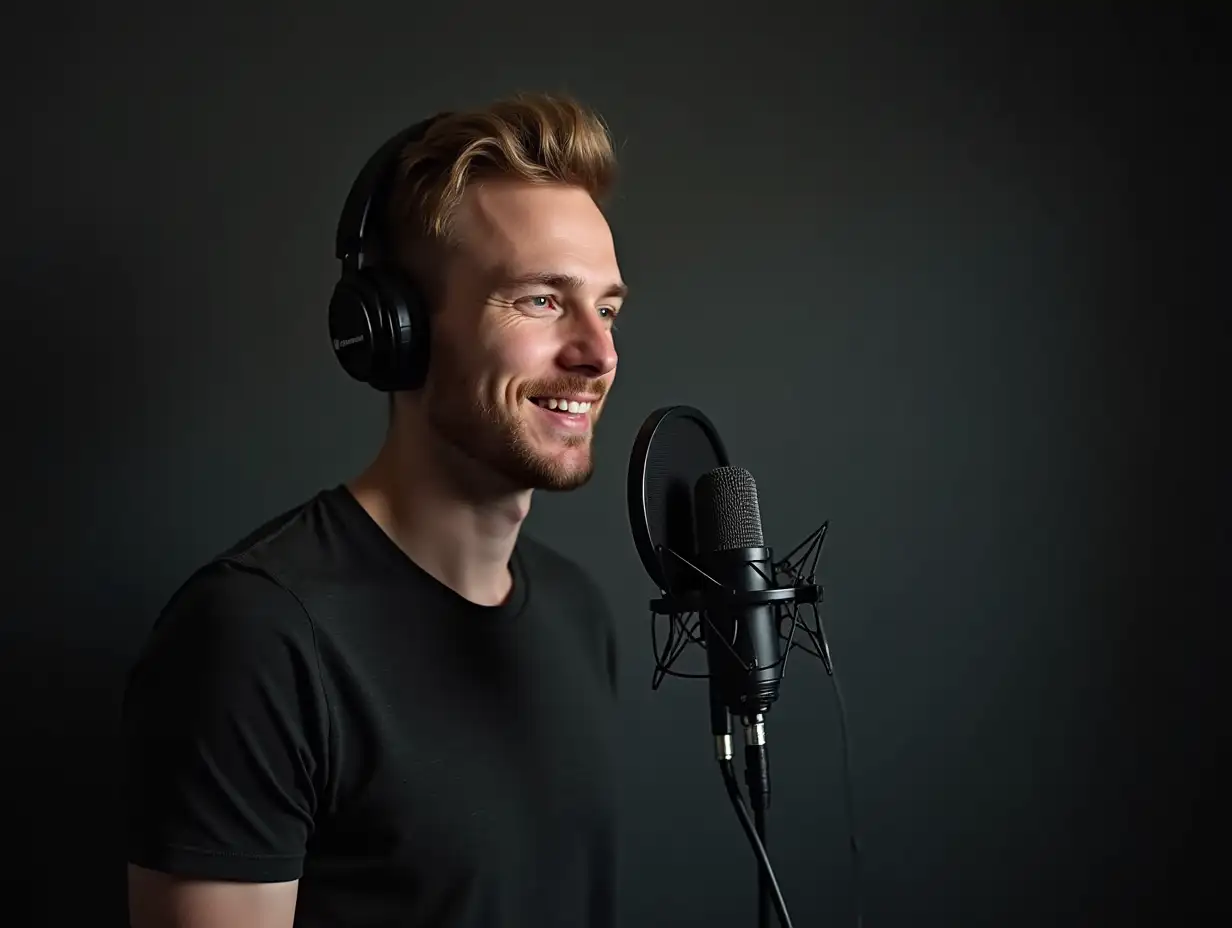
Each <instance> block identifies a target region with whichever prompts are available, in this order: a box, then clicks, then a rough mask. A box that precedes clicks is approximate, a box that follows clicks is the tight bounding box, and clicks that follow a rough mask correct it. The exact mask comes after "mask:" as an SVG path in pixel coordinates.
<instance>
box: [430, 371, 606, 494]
mask: <svg viewBox="0 0 1232 928" xmlns="http://www.w3.org/2000/svg"><path fill="white" fill-rule="evenodd" d="M458 386H459V387H461V386H462V385H461V384H459V385H458ZM533 386H534V385H527V387H528V389H527V391H526V392H525V393H524V394H523V395H522V396H521V397H520V402H528V401H529V400H528V399H527V397H529V396H534V395H552V394H553V393H557V394H559V393H570V392H582V391H583V390H584V389H585V388H584V387H575V388H573V389H560V388H557V389H555V390H551V389H549V390H546V391H537V392H530V389H529V388H531V387H533ZM444 395H446V396H450V395H456V396H462V395H465V393H464V391H463V390H460V389H457V390H454V389H447V390H446V391H445V393H444ZM428 421H429V423H430V424H431V425H432V427H433V429H434V430H435V431H436V432H437V433H438V434H440V435H441V436H442V437H444V438H445V439H446V440H447V441H448V442H449V443H450V444H451V445H453V446H454V447H456V448H457V449H459V450H460V451H462V452H463V453H464V454H466V455H467V456H468V457H470V458H472V459H473V460H476V461H479V462H480V463H482V464H485V465H487V466H488V467H490V468H492V469H493V470H494V471H496V472H497V473H498V474H500V476H501V477H502V478H504V479H505V480H507V481H508V482H509V483H510V484H511V485H513V486H515V487H518V488H520V489H527V490H547V491H549V492H568V491H570V490H576V489H579V488H580V487H583V486H585V485H586V484H587V483H588V482H590V479H591V477H592V476H593V475H594V469H595V467H594V455H593V453H591V451H590V449H587V451H586V460H585V462H584V463H583V464H581V465H580V466H574V467H565V466H562V464H561V463H560V462H559V461H558V460H556V459H554V458H552V457H550V456H548V455H545V454H542V453H540V452H538V451H536V449H535V447H534V446H533V445H532V443H531V441H530V438H529V436H528V434H527V426H526V422H525V420H524V419H522V418H521V417H511V416H510V415H509V414H508V413H507V412H506V411H505V410H503V409H501V408H498V407H495V406H491V405H489V404H486V403H481V402H475V401H471V402H469V403H467V404H465V405H459V406H453V405H452V404H448V403H442V402H440V399H439V396H438V397H437V398H434V399H433V401H432V402H430V403H429V404H428ZM591 440H592V436H590V435H574V436H570V437H568V438H566V439H565V440H564V443H563V444H564V446H565V448H568V449H576V448H584V447H586V446H587V445H588V444H590V442H591Z"/></svg>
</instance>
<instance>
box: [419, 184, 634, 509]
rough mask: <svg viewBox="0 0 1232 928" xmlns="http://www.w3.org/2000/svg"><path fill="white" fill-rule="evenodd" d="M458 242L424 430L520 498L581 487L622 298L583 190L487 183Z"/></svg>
mask: <svg viewBox="0 0 1232 928" xmlns="http://www.w3.org/2000/svg"><path fill="white" fill-rule="evenodd" d="M455 240H456V245H455V247H454V248H453V249H451V252H450V257H449V260H448V262H447V266H446V267H445V268H444V287H443V299H442V301H441V305H440V306H438V307H436V308H435V309H434V312H433V314H432V318H431V331H432V344H431V358H430V360H429V365H428V369H429V372H428V378H427V381H426V382H425V384H424V402H425V405H426V409H427V414H428V419H429V422H430V423H431V424H432V426H433V427H434V428H435V430H436V431H437V432H438V433H439V434H440V435H442V436H443V437H444V438H445V439H446V440H448V441H449V442H450V443H451V444H453V445H454V446H455V447H456V448H458V449H459V450H461V451H462V452H464V453H465V454H467V455H468V456H469V457H471V458H472V459H474V460H476V461H477V462H479V463H481V464H483V465H485V466H487V467H489V468H491V469H492V470H493V471H495V472H497V473H498V474H499V475H500V476H502V477H503V478H504V479H505V480H507V481H509V482H510V483H511V484H513V485H514V486H515V487H517V488H519V489H550V490H569V489H573V488H576V487H579V486H581V485H582V484H584V483H585V482H586V481H587V480H588V479H589V478H590V475H591V473H592V471H593V462H592V459H591V438H592V435H593V432H594V425H595V422H596V421H597V420H598V418H599V415H600V413H601V412H602V409H603V401H604V398H605V397H606V395H607V392H608V390H609V389H610V388H611V386H612V381H613V379H614V378H615V375H616V348H615V345H614V343H613V341H612V323H613V320H614V319H615V316H616V314H617V313H618V312H619V311H620V308H621V303H622V297H623V295H624V285H623V284H622V283H621V278H620V268H619V266H618V264H617V261H616V250H615V246H614V244H613V241H612V234H611V230H610V229H609V227H608V224H607V221H606V220H605V219H604V217H603V215H602V213H601V211H600V210H599V208H598V206H596V205H595V203H594V202H593V200H592V199H591V198H590V196H589V194H587V193H586V191H584V190H582V189H580V188H576V187H566V186H563V185H536V184H528V183H524V182H516V181H496V182H485V183H483V184H478V185H475V186H472V187H471V188H469V189H468V190H467V193H466V195H465V197H464V198H463V201H462V204H461V207H460V210H459V214H458V216H457V226H456V235H455Z"/></svg>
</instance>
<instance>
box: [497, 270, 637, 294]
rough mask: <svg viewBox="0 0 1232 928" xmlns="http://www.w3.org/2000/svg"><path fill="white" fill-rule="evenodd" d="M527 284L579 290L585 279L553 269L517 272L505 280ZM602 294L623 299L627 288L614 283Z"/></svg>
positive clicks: (510, 284) (507, 284)
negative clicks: (556, 271)
mask: <svg viewBox="0 0 1232 928" xmlns="http://www.w3.org/2000/svg"><path fill="white" fill-rule="evenodd" d="M527 284H538V285H540V286H543V287H552V288H553V289H556V290H581V289H583V288H584V287H585V286H586V281H585V280H584V279H583V278H581V277H578V276H577V275H576V274H557V273H555V272H553V271H536V272H534V273H531V274H518V275H516V276H514V277H509V278H506V280H505V286H507V287H519V286H526V285H527ZM603 295H604V296H605V297H606V296H614V297H620V298H621V299H624V298H625V297H626V296H628V295H629V288H628V287H627V286H626V285H625V284H624V283H614V284H612V285H611V286H610V287H608V288H607V290H605V291H604V293H603Z"/></svg>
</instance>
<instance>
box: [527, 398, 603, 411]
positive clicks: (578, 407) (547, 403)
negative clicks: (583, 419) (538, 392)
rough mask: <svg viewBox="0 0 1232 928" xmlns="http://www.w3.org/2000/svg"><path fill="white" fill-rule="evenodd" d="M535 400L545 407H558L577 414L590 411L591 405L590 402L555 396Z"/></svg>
mask: <svg viewBox="0 0 1232 928" xmlns="http://www.w3.org/2000/svg"><path fill="white" fill-rule="evenodd" d="M535 402H536V403H538V404H539V405H540V406H543V407H544V408H545V409H557V410H560V411H561V412H568V413H573V414H575V415H576V414H577V413H583V412H590V405H591V404H590V403H579V402H577V401H576V400H563V399H556V398H555V397H553V398H551V399H540V400H535Z"/></svg>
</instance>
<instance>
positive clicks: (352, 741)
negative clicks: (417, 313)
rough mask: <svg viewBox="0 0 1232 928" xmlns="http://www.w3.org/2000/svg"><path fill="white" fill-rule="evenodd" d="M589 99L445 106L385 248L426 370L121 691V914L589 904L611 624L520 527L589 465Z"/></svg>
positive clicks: (595, 370)
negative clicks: (424, 324)
mask: <svg viewBox="0 0 1232 928" xmlns="http://www.w3.org/2000/svg"><path fill="white" fill-rule="evenodd" d="M613 171H614V157H613V153H612V147H611V143H610V139H609V137H608V135H607V133H606V131H605V130H604V128H603V125H602V123H601V122H600V121H599V119H598V118H597V117H596V116H595V115H594V114H593V113H591V112H589V111H587V110H585V109H584V108H582V107H581V106H580V105H578V104H577V103H576V102H573V101H571V100H569V99H565V98H558V97H551V96H546V95H539V96H525V97H519V98H516V99H512V100H506V101H501V102H498V103H495V104H493V105H491V106H488V107H485V108H483V109H480V110H477V111H472V112H462V113H453V114H447V115H444V116H442V117H440V118H439V119H438V120H437V121H436V122H434V123H433V124H432V125H431V127H430V128H429V129H428V131H427V134H426V135H425V136H424V137H423V138H422V140H420V141H418V142H412V143H410V144H409V145H408V146H407V147H406V149H405V151H404V152H403V154H402V158H401V170H400V172H399V175H398V177H399V179H398V182H397V188H396V190H395V191H394V193H393V195H392V196H391V198H390V199H391V203H392V205H391V207H390V211H389V216H390V222H389V236H390V240H391V242H392V243H393V244H392V246H391V248H390V251H391V252H392V253H394V254H396V255H397V260H398V262H399V263H400V264H401V266H402V267H404V268H405V269H406V270H407V271H408V272H409V273H411V275H412V276H413V279H414V280H415V282H416V285H417V286H418V287H419V288H420V290H421V291H422V293H424V294H425V295H426V297H427V303H428V305H429V313H428V318H429V321H430V325H429V331H430V333H431V337H430V343H429V344H430V350H429V354H428V363H427V367H426V373H425V375H424V378H423V381H422V385H421V386H419V387H418V388H416V389H413V390H403V391H399V392H396V393H394V394H393V401H392V404H391V414H390V423H389V428H388V432H387V434H386V437H385V441H384V443H383V445H382V447H381V448H380V449H379V452H378V453H377V454H376V456H375V459H374V460H373V461H372V463H371V465H370V466H369V467H367V469H366V470H364V471H363V473H361V474H360V475H358V476H357V477H355V478H354V479H352V480H350V481H349V482H347V483H345V484H340V485H338V486H336V487H333V488H331V489H327V490H324V491H322V492H321V493H319V494H318V495H316V496H315V497H314V498H312V499H311V500H309V501H307V502H306V503H305V504H303V505H302V506H299V507H297V508H296V509H294V510H293V511H291V512H289V513H286V514H284V515H282V516H280V517H278V518H277V519H275V520H274V521H273V522H271V523H270V524H268V525H266V526H264V527H262V528H260V529H259V530H257V531H256V532H254V533H253V534H251V535H250V536H249V537H247V538H246V539H244V540H243V541H241V542H239V543H237V544H236V545H235V546H233V547H232V548H231V549H230V550H229V551H227V552H226V553H225V554H223V555H220V556H219V557H217V558H215V559H213V560H212V561H211V562H210V563H208V564H206V565H205V566H203V567H202V568H201V569H200V570H198V571H197V572H195V573H194V574H193V575H192V577H191V578H189V579H188V580H187V582H186V583H185V584H184V586H183V587H182V588H181V589H180V590H179V591H178V592H177V593H176V594H175V596H174V597H173V598H172V600H171V601H170V602H169V603H168V605H167V607H166V608H165V610H164V612H163V613H162V615H161V616H160V617H159V621H158V623H157V624H156V626H155V629H154V631H153V632H152V634H151V637H150V640H149V642H148V644H147V646H146V648H145V649H144V651H143V654H142V655H141V657H140V659H139V660H138V662H137V664H136V666H135V667H134V669H133V673H132V675H131V679H130V683H129V687H128V689H127V691H126V696H125V705H124V732H125V751H126V762H127V776H126V793H125V797H126V798H125V802H126V817H127V822H128V834H127V852H128V858H129V862H130V866H129V897H130V910H131V917H132V924H133V926H134V928H215V926H217V928H224V926H225V928H256V926H261V928H275V926H291V925H293V924H294V925H297V926H327V925H328V926H345V928H364V926H369V925H371V926H376V925H381V926H393V925H397V926H405V928H419V926H423V928H428V926H431V928H464V926H465V928H479V926H484V928H520V926H525V928H530V926H532V925H533V926H534V928H549V926H553V925H559V926H562V928H563V926H568V928H582V926H586V928H601V926H607V925H611V924H613V923H614V914H613V910H614V899H613V896H614V885H615V873H614V866H615V860H614V856H615V855H614V833H615V825H614V809H613V798H612V786H613V783H612V771H611V769H610V766H609V761H610V755H611V746H610V732H611V727H612V714H613V702H614V692H615V679H616V671H615V647H614V635H613V628H612V623H611V618H610V614H609V612H608V610H607V609H606V607H605V605H604V602H603V597H602V596H601V595H600V593H599V591H598V589H597V587H596V585H595V584H594V582H593V581H592V580H591V579H590V578H589V577H588V576H587V575H586V574H585V573H584V572H583V571H582V570H581V568H580V567H579V566H578V565H577V564H575V563H573V562H572V561H570V560H568V559H566V558H565V557H562V556H561V555H559V554H557V553H554V552H552V551H551V550H549V549H548V548H546V547H544V546H543V545H541V544H538V543H535V542H533V541H532V540H531V539H529V538H527V537H525V536H523V535H522V534H521V533H520V531H519V530H520V526H521V525H522V521H523V520H524V519H525V518H526V515H527V512H528V510H529V507H530V504H531V495H532V493H533V491H534V490H536V489H550V490H569V489H571V488H575V487H579V486H581V485H582V484H583V483H585V482H586V480H587V479H588V477H589V476H590V474H591V470H592V466H593V462H592V456H591V435H592V433H593V429H594V425H595V422H596V421H597V420H598V418H599V416H600V414H601V412H602V410H603V403H604V400H605V398H606V396H607V394H608V391H609V389H610V388H611V385H612V381H613V377H614V374H615V370H616V351H615V348H614V346H613V336H612V324H613V320H614V318H615V316H616V315H617V313H618V312H619V311H620V309H621V304H622V300H623V296H624V292H625V286H624V284H623V283H622V281H621V274H620V269H619V266H618V264H617V260H616V254H615V248H614V245H613V241H612V235H611V232H610V229H609V228H608V225H607V222H606V221H605V219H604V216H603V213H602V210H601V203H602V202H603V200H604V198H605V196H606V194H607V193H608V191H609V189H610V187H611V184H612V177H613Z"/></svg>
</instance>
